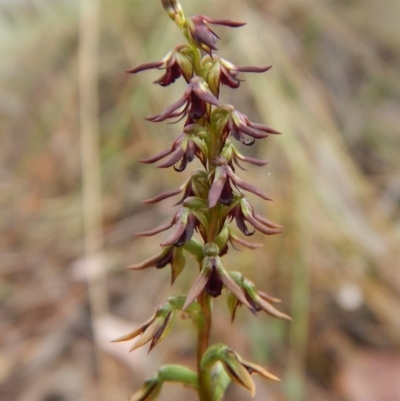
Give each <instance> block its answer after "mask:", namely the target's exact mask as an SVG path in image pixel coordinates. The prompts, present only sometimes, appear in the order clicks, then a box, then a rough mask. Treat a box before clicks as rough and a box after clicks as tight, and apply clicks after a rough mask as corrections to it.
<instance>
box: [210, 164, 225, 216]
mask: <svg viewBox="0 0 400 401" xmlns="http://www.w3.org/2000/svg"><path fill="white" fill-rule="evenodd" d="M226 180H227V168H226V166H218V167H217V168H216V170H215V176H214V181H213V183H212V185H211V188H210V192H209V193H208V207H209V208H210V209H211V208H213V207H214V206H215V205H216V204H217V202H218V200H219V198H220V196H221V193H222V190H223V188H224V185H225V182H226Z"/></svg>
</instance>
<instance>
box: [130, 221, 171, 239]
mask: <svg viewBox="0 0 400 401" xmlns="http://www.w3.org/2000/svg"><path fill="white" fill-rule="evenodd" d="M173 225H174V219H172V221H171V222H170V223H166V224H162V225H161V226H158V227H156V228H153V229H152V230H148V231H140V232H138V233H136V234H135V235H136V236H137V237H151V236H152V235H155V234H158V233H160V232H162V231H165V230H168V229H169V228H171V227H172V226H173Z"/></svg>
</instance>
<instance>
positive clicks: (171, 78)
mask: <svg viewBox="0 0 400 401" xmlns="http://www.w3.org/2000/svg"><path fill="white" fill-rule="evenodd" d="M181 75H182V72H181V69H180V68H179V65H177V64H174V65H172V66H171V67H169V68H167V71H166V72H165V74H164V75H163V76H162V77H161V78H159V79H157V80H155V81H153V83H155V84H159V85H161V86H168V85H170V84H172V83H174V82H175V81H176V80H177V79H178V78H179V77H180V76H181Z"/></svg>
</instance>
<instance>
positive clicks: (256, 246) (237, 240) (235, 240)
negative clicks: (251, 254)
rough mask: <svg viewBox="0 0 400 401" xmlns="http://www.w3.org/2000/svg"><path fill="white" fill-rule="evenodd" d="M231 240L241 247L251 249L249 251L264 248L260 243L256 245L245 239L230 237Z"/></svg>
mask: <svg viewBox="0 0 400 401" xmlns="http://www.w3.org/2000/svg"><path fill="white" fill-rule="evenodd" d="M229 240H230V241H231V242H237V243H239V244H240V245H243V246H245V247H246V248H249V249H257V248H260V247H262V244H258V243H254V242H248V241H246V240H244V239H243V238H240V237H236V236H230V237H229ZM232 245H233V244H232Z"/></svg>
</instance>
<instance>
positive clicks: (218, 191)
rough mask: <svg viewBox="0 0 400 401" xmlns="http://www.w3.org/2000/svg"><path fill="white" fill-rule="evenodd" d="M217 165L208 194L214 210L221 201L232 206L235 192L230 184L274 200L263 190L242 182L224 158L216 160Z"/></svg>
mask: <svg viewBox="0 0 400 401" xmlns="http://www.w3.org/2000/svg"><path fill="white" fill-rule="evenodd" d="M214 161H215V164H216V165H217V167H216V169H215V173H214V179H213V183H212V185H211V188H210V192H209V194H208V206H209V207H210V208H213V207H214V206H215V205H216V204H217V202H218V201H219V202H220V203H222V204H223V205H230V204H231V203H232V201H233V191H232V187H231V185H230V183H231V182H232V183H233V185H234V186H235V187H236V189H239V188H240V189H244V190H245V191H249V192H252V193H253V194H255V195H257V196H259V197H261V198H263V199H265V200H272V199H271V198H269V197H268V196H267V195H266V194H264V192H263V191H261V189H259V188H257V187H255V186H254V185H251V184H249V183H247V182H244V181H243V180H241V179H240V178H239V177H238V176H237V175H235V173H234V172H233V170H232V168H231V167H229V165H228V164H227V161H226V159H225V158H223V157H222V156H218V157H216V158H215V160H214Z"/></svg>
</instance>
